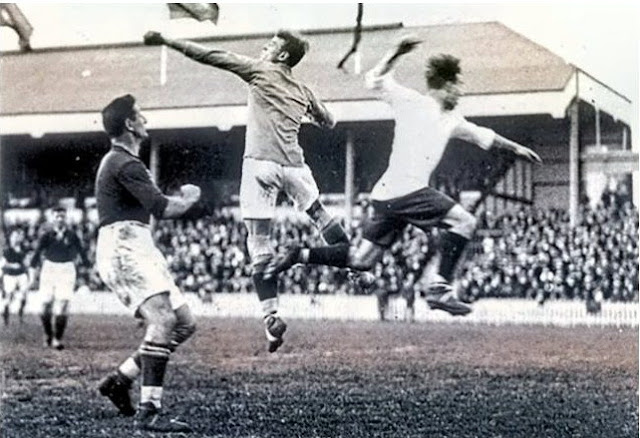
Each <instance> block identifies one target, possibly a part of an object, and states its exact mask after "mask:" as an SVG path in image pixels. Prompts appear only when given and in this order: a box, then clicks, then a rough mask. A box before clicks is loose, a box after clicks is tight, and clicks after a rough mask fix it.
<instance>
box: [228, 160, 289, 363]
mask: <svg viewBox="0 0 640 438" xmlns="http://www.w3.org/2000/svg"><path fill="white" fill-rule="evenodd" d="M283 173H284V166H282V165H280V164H277V163H274V162H271V161H263V160H253V159H245V160H244V162H243V163H242V179H241V181H240V210H241V214H242V217H243V219H244V223H245V226H246V227H247V250H248V251H249V257H250V258H251V270H252V280H253V284H254V287H255V289H256V292H257V294H258V299H259V300H260V305H261V306H262V311H263V315H264V317H263V321H264V325H265V335H266V337H267V341H268V342H269V345H268V349H269V351H270V352H274V351H276V350H277V349H278V347H280V345H282V343H283V339H282V336H283V334H284V332H285V330H286V328H287V325H286V324H285V323H284V321H282V319H281V318H280V317H279V316H278V315H277V312H278V279H277V277H272V278H264V275H263V274H264V271H265V269H266V267H267V265H268V263H269V261H270V260H271V259H272V258H273V254H274V249H273V248H272V246H271V219H272V218H273V217H274V216H275V208H276V201H277V198H278V193H279V192H280V190H281V189H282V187H283V184H284V183H283Z"/></svg>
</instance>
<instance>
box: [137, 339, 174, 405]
mask: <svg viewBox="0 0 640 438" xmlns="http://www.w3.org/2000/svg"><path fill="white" fill-rule="evenodd" d="M170 354H171V350H170V349H169V345H166V344H157V343H153V342H147V341H145V342H143V343H142V345H141V346H140V363H141V365H142V384H141V385H140V404H144V403H153V404H154V405H155V406H156V408H160V407H161V404H162V385H163V383H164V376H165V373H166V371H167V363H168V362H169V355H170Z"/></svg>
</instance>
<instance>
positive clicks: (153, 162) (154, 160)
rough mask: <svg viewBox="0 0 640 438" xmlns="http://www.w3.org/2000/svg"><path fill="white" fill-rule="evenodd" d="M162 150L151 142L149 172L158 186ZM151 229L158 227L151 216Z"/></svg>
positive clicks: (155, 143)
mask: <svg viewBox="0 0 640 438" xmlns="http://www.w3.org/2000/svg"><path fill="white" fill-rule="evenodd" d="M159 149H160V148H159V147H158V143H157V142H155V141H151V147H150V150H149V171H150V172H151V178H152V179H153V181H154V182H155V183H156V184H158V178H159V177H160V150H159ZM150 225H151V229H152V230H153V229H154V228H155V225H156V220H155V218H154V217H153V216H151V222H150Z"/></svg>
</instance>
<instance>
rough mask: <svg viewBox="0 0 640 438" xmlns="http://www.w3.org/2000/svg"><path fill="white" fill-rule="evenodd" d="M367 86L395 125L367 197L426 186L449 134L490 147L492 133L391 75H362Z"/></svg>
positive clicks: (382, 197) (391, 195) (404, 192)
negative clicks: (383, 164)
mask: <svg viewBox="0 0 640 438" xmlns="http://www.w3.org/2000/svg"><path fill="white" fill-rule="evenodd" d="M366 85H367V88H370V89H374V90H377V91H379V92H380V97H381V98H382V100H384V101H385V102H387V103H388V104H389V105H391V108H392V109H393V113H394V116H395V121H396V126H395V132H394V136H393V144H392V145H391V156H390V157H389V166H388V167H387V170H386V171H385V173H384V174H383V175H382V177H381V178H380V179H379V180H378V182H377V183H376V185H375V186H374V187H373V190H372V191H371V198H372V199H376V200H387V199H391V198H397V197H399V196H404V195H407V194H409V193H411V192H415V191H416V190H420V189H423V188H425V187H427V186H428V185H429V178H430V177H431V173H432V172H433V170H434V169H435V168H436V166H437V165H438V163H439V162H440V159H441V158H442V155H443V154H444V151H445V148H446V147H447V143H448V142H449V139H450V138H451V137H456V138H460V139H463V140H466V141H469V142H471V143H474V144H476V145H478V146H480V147H481V148H483V149H488V148H489V147H491V145H492V143H493V140H494V139H495V136H496V134H495V132H494V131H493V130H491V129H488V128H483V127H480V126H478V125H475V124H473V123H471V122H469V121H467V120H466V119H465V118H464V117H463V116H462V114H460V113H459V112H457V111H455V110H453V111H443V110H442V108H441V106H440V104H439V103H438V102H437V101H436V100H435V99H434V98H433V97H431V96H429V95H424V94H421V93H418V92H417V91H415V90H412V89H410V88H406V87H403V86H401V85H400V84H398V83H397V82H396V81H395V80H394V79H393V77H392V76H391V74H386V75H384V76H375V75H374V74H373V71H370V72H369V73H368V74H367V76H366Z"/></svg>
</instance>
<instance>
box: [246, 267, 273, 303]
mask: <svg viewBox="0 0 640 438" xmlns="http://www.w3.org/2000/svg"><path fill="white" fill-rule="evenodd" d="M251 278H252V280H253V285H254V286H255V288H256V292H257V293H258V299H259V300H260V301H264V300H269V299H272V298H276V297H277V296H278V278H277V277H271V278H266V279H265V278H264V277H263V274H262V272H257V273H255V274H253V275H252V276H251Z"/></svg>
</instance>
